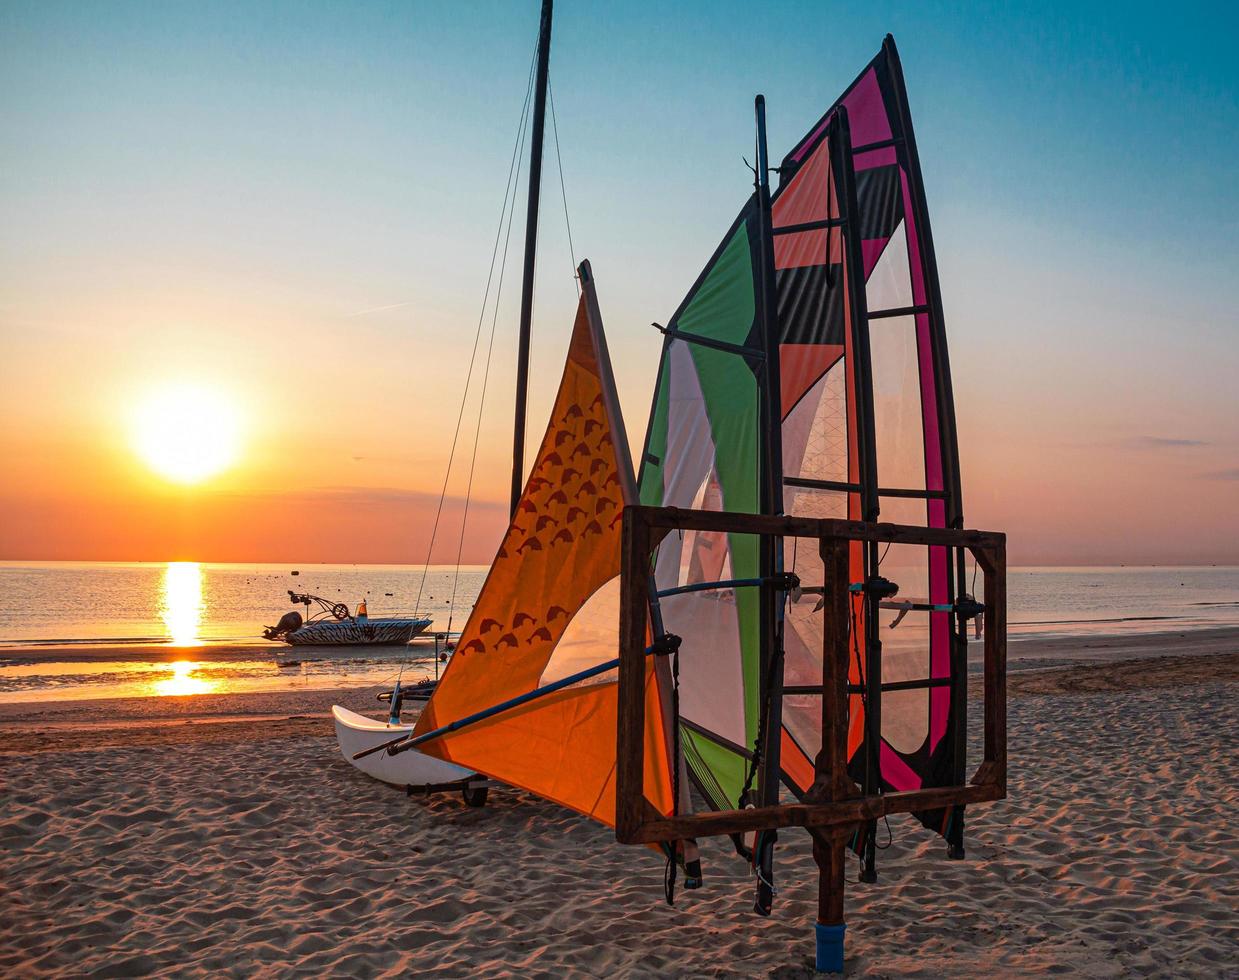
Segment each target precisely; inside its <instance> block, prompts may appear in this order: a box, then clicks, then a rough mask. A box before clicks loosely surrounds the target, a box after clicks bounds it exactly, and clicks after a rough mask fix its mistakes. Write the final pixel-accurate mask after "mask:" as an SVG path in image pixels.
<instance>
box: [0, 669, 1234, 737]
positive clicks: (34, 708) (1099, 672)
mask: <svg viewBox="0 0 1239 980" xmlns="http://www.w3.org/2000/svg"><path fill="white" fill-rule="evenodd" d="M1210 683H1217V684H1233V683H1239V650H1214V651H1212V652H1209V653H1193V654H1187V655H1183V654H1180V653H1177V652H1176V653H1174V654H1165V653H1161V654H1156V653H1148V654H1145V655H1143V656H1138V657H1132V658H1127V659H1121V660H1104V661H1102V660H1093V661H1091V662H1089V661H1081V662H1073V663H1054V664H1048V665H1047V664H1044V663H1038V664H1031V663H1030V664H1025V665H1024V666H1022V667H1018V668H1015V669H1013V670H1012V671H1011V674H1010V676H1009V677H1008V684H1007V698H1008V701H1019V700H1025V699H1028V698H1034V697H1063V696H1073V695H1088V694H1099V693H1122V692H1129V693H1130V692H1139V691H1151V690H1157V689H1163V690H1175V691H1178V690H1181V689H1184V688H1188V687H1193V686H1196V685H1200V684H1210ZM385 690H387V688H386V687H383V686H380V685H374V684H370V685H366V686H359V687H338V688H321V689H310V690H304V691H269V692H246V693H211V694H184V695H171V696H166V697H130V698H98V699H93V700H74V701H68V700H59V701H57V700H46V701H27V702H12V703H7V704H0V756H3V755H8V754H13V753H42V752H72V751H80V750H84V749H97V748H103V747H111V746H114V747H121V746H134V745H146V746H157V745H174V744H176V745H180V744H202V743H208V742H209V743H223V742H227V743H250V742H259V741H263V740H267V739H284V738H303V737H317V738H328V737H330V736H332V735H333V734H334V729H333V726H332V720H331V706H332V705H333V704H339V705H341V706H342V707H345V708H348V709H349V710H351V711H356V712H359V713H361V714H366V715H371V716H373V717H379V716H380V715H381V714H383V711H384V707H383V704H382V702H379V701H378V699H377V697H376V695H377V694H378V693H380V692H382V691H385ZM980 696H981V691H980V689H979V687H978V686H977V685H975V684H974V685H972V686H971V689H970V698H971V699H972V700H973V701H976V700H979V698H980ZM420 711H421V706H420V705H417V704H410V705H409V706H408V707H407V708H406V710H405V712H404V714H403V718H404V720H406V721H412V720H415V719H416V718H417V717H418V715H419V714H420Z"/></svg>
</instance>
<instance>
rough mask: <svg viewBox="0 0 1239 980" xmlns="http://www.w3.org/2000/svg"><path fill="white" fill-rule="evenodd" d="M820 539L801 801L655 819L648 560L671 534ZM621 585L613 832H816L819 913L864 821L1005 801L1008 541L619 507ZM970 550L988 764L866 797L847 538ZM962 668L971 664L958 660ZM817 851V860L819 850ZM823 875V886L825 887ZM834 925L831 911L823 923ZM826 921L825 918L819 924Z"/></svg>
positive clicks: (643, 835) (627, 835) (891, 527)
mask: <svg viewBox="0 0 1239 980" xmlns="http://www.w3.org/2000/svg"><path fill="white" fill-rule="evenodd" d="M680 529H682V530H693V531H717V532H723V533H730V534H755V535H773V536H776V537H780V538H792V537H796V538H816V539H817V540H818V543H819V548H820V552H821V556H822V561H823V564H824V566H825V579H824V587H825V588H824V592H823V598H824V599H825V602H826V607H825V609H824V610H823V615H824V616H825V617H826V619H825V630H824V634H825V635H824V644H823V651H822V654H823V656H822V665H823V670H822V674H823V676H822V688H823V694H822V750H821V752H820V753H819V754H818V756H817V758H816V759H815V760H814V770H815V779H814V783H813V785H812V787H811V788H810V790H809V791H808V793H807V794H806V797H805V802H803V803H792V804H783V805H777V806H762V807H754V808H750V809H746V810H720V811H712V812H707V813H695V814H687V815H683V816H675V817H662V816H661V815H659V814H657V813H655V812H654V811H653V810H652V809H650V808H649V806H648V804H647V803H646V802H645V799H644V793H643V779H644V751H645V747H644V743H643V739H642V734H641V733H642V732H644V731H645V696H644V691H645V661H646V656H645V649H646V644H647V642H648V640H647V635H648V634H647V629H648V622H649V605H648V604H649V595H650V591H649V589H650V582H649V580H650V576H651V574H652V572H651V567H650V559H651V555H652V554H653V551H654V549H655V548H656V547H657V546H658V544H659V542H661V541H662V539H663V537H665V536H666V535H667V533H669V532H670V531H672V530H680ZM623 530H624V537H623V557H622V565H621V588H620V596H621V598H620V665H619V725H618V728H619V732H618V745H617V772H616V827H615V833H616V837H617V838H618V840H619V841H620V842H621V843H624V844H649V843H655V842H660V841H675V840H685V839H688V838H693V837H708V836H714V835H722V834H735V833H743V832H746V831H751V830H766V829H777V828H781V827H804V828H806V829H807V830H809V832H810V833H811V834H812V835H813V837H814V843H815V847H814V850H815V856H817V857H818V859H819V860H818V863H819V866H820V867H821V869H822V889H823V908H824V909H825V906H826V904H827V898H828V897H829V898H830V903H829V904H830V905H831V906H832V907H833V906H834V904H835V902H837V903H838V904H839V909H838V911H839V915H841V912H842V884H843V883H842V868H843V863H842V862H843V852H842V847H843V845H842V838H843V836H845V835H846V834H847V833H850V831H851V830H852V829H853V827H854V826H855V825H857V824H859V823H861V822H863V821H867V820H873V819H877V818H879V817H882V816H884V815H885V814H888V813H906V812H911V811H919V810H932V809H937V808H939V807H947V806H954V805H957V804H968V803H983V802H988V801H992V800H1000V799H1003V798H1005V797H1006V795H1007V695H1006V688H1007V684H1006V676H1007V591H1006V569H1007V564H1006V562H1007V559H1006V535H1004V534H999V533H995V532H989V531H962V530H951V529H945V528H927V527H914V526H907V525H900V524H866V523H861V522H859V521H844V520H832V519H813V518H803V517H769V516H764V515H755V514H733V513H726V512H718V511H697V510H681V509H678V508H674V507H638V506H633V507H627V508H625V510H624V524H623ZM850 541H870V542H879V543H885V542H890V543H895V544H912V545H930V546H934V545H937V546H943V547H948V548H967V549H968V550H969V551H970V552H972V554H973V555H975V556H976V560H977V563H978V565H979V566H980V568H981V570H982V573H983V574H984V576H985V620H984V650H985V674H984V689H985V737H984V757H983V760H982V762H981V763H980V765H979V766H978V768H977V770H976V772H975V774H974V775H973V777H972V779H971V780H970V781H969V782H968V783H966V784H961V785H956V786H936V787H933V788H930V789H920V790H909V791H904V792H892V793H883V794H880V795H871V796H863V795H861V792H860V789H859V787H857V786H856V784H855V783H854V782H853V781H852V780H851V779H850V778H849V776H848V772H847V717H848V691H847V685H848V657H849V646H848V642H849V641H848V622H849V618H850V617H849V602H850V598H849V596H850V593H849V591H848V587H849V584H850V582H849V574H848V552H849V548H848V543H849V542H850ZM965 669H966V665H965ZM819 850H820V851H821V853H820V854H819V853H817V852H818V851H819ZM828 879H829V880H828ZM830 918H831V919H834V916H833V914H832V915H831V917H830ZM822 921H828V920H827V919H823V920H822Z"/></svg>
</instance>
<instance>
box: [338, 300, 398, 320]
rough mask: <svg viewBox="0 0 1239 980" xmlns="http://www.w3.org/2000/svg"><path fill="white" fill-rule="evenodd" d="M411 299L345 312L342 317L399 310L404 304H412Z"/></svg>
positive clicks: (350, 317) (349, 318) (349, 317)
mask: <svg viewBox="0 0 1239 980" xmlns="http://www.w3.org/2000/svg"><path fill="white" fill-rule="evenodd" d="M412 305H413V301H412V300H409V301H408V302H406V303H390V304H388V305H387V306H372V307H370V308H369V309H367V310H357V311H356V312H355V313H345V314H344V319H346V320H351V319H352V318H353V317H355V316H369V315H370V314H371V313H385V312H386V311H388V310H400V309H403V308H404V307H406V306H412Z"/></svg>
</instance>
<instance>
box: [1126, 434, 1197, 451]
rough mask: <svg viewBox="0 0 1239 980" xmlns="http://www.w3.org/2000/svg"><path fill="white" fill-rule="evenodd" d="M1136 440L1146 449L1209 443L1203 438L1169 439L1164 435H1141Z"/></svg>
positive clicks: (1186, 447)
mask: <svg viewBox="0 0 1239 980" xmlns="http://www.w3.org/2000/svg"><path fill="white" fill-rule="evenodd" d="M1135 442H1136V445H1138V446H1143V447H1144V448H1146V449H1193V448H1196V447H1198V446H1207V445H1209V443H1207V442H1205V441H1204V440H1203V439H1167V438H1165V437H1164V436H1140V437H1138V438H1137V439H1136V440H1135Z"/></svg>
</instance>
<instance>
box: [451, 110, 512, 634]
mask: <svg viewBox="0 0 1239 980" xmlns="http://www.w3.org/2000/svg"><path fill="white" fill-rule="evenodd" d="M526 107H528V100H526ZM528 131H529V130H528V126H526V128H525V130H524V132H522V135H521V140H520V151H523V150H524V149H525V133H528ZM518 152H519V151H518ZM520 173H521V168H520V164H519V163H517V165H516V177H517V180H518V181H519V180H520ZM515 213H516V196H515V195H513V197H512V207H511V208H509V209H508V230H507V232H506V233H505V234H504V239H503V258H502V259H501V260H500V262H499V282H498V284H497V285H496V287H495V305H494V306H493V307H492V312H491V318H490V340H489V341H488V343H487V346H486V367H485V368H484V369H483V371H482V394H481V397H480V398H479V399H478V421H477V425H476V426H475V427H474V430H473V452H472V454H471V455H470V457H469V481H468V483H467V485H466V487H465V510H464V514H463V515H462V516H461V519H460V540H459V541H458V542H457V545H456V567H455V570H454V571H453V574H452V598H451V600H450V602H449V603H448V616H447V625H448V629H451V626H452V614H453V613H454V611H455V608H456V586H457V583H458V582H459V581H460V557H461V554H462V552H463V551H464V547H465V526H466V525H467V523H468V521H469V504H470V502H471V500H472V499H473V474H474V472H475V470H476V468H477V461H478V443H479V442H480V441H481V435H482V410H483V409H484V408H485V407H486V389H487V384H488V382H489V381H490V362H491V355H492V354H493V353H494V350H495V327H496V325H497V324H498V323H499V299H500V297H501V296H502V295H503V277H504V273H505V272H506V270H507V267H508V246H509V245H510V244H511V241H512V216H513V215H514V214H515Z"/></svg>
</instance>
